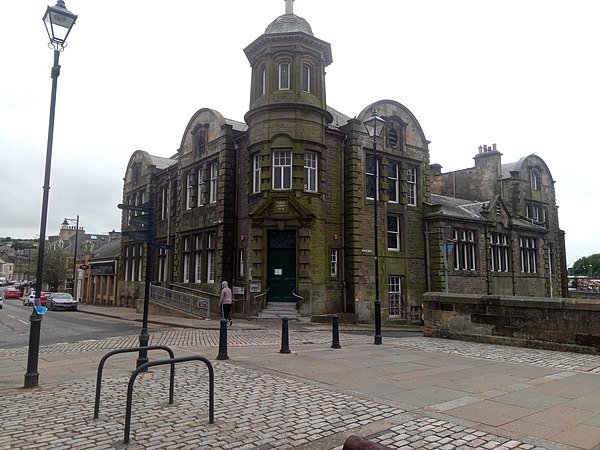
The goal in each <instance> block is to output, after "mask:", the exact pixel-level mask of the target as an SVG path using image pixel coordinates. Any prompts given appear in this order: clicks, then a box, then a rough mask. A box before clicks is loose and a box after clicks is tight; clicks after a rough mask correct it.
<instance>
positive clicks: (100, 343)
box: [0, 328, 600, 374]
mask: <svg viewBox="0 0 600 450" xmlns="http://www.w3.org/2000/svg"><path fill="white" fill-rule="evenodd" d="M384 339H385V341H386V344H391V345H394V346H401V347H407V348H416V349H419V350H424V351H432V352H442V353H448V354H455V355H461V356H469V357H474V358H483V359H491V360H494V361H503V362H514V363H525V364H534V365H540V366H545V367H554V368H560V369H565V370H574V371H582V372H590V373H599V374H600V356H597V355H588V354H583V353H568V352H558V351H552V350H538V349H529V348H521V347H510V346H505V345H494V344H480V343H476V342H465V341H453V340H448V339H436V338H423V337H405V338H387V337H386V338H384ZM331 340H332V338H331V333H329V332H326V331H299V332H291V333H290V334H289V345H290V347H294V346H298V345H304V344H327V343H331ZM340 341H341V342H342V344H344V345H348V344H356V343H370V342H372V341H373V337H372V336H365V335H355V334H344V333H341V334H340ZM280 343H281V332H278V331H276V330H235V329H229V330H228V333H227V345H228V346H230V347H245V346H272V345H278V344H280ZM137 345H139V336H123V337H115V338H109V339H103V340H88V341H80V342H77V343H61V344H53V345H49V346H43V347H41V349H40V352H41V353H71V352H85V351H102V350H106V351H110V350H113V349H116V348H126V347H135V346H137ZM149 345H170V346H174V347H218V346H219V331H218V330H199V329H192V328H174V329H170V330H168V331H164V332H158V333H151V334H150V342H149ZM25 354H27V348H26V347H25V348H15V349H6V350H2V349H0V356H1V355H6V356H15V355H25Z"/></svg>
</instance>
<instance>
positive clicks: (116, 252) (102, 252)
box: [92, 236, 121, 261]
mask: <svg viewBox="0 0 600 450" xmlns="http://www.w3.org/2000/svg"><path fill="white" fill-rule="evenodd" d="M120 255H121V236H119V237H117V238H115V239H113V240H112V241H109V242H107V243H106V244H104V245H102V246H101V247H98V248H97V249H96V250H95V251H94V256H93V257H92V261H98V260H102V259H116V258H118V257H119V256H120Z"/></svg>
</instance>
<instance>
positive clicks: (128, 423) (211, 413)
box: [123, 355, 215, 444]
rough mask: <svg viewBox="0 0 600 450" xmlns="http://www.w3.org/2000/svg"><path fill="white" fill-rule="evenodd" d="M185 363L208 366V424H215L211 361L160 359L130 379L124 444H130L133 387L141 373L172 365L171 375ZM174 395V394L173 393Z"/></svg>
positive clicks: (150, 362)
mask: <svg viewBox="0 0 600 450" xmlns="http://www.w3.org/2000/svg"><path fill="white" fill-rule="evenodd" d="M185 361H202V362H204V363H205V364H206V367H207V368H208V375H209V387H208V423H215V372H214V370H213V366H212V364H211V363H210V361H209V360H208V359H207V358H205V357H204V356H199V355H196V356H182V357H179V358H171V359H160V360H156V361H148V362H147V363H144V364H142V365H141V366H139V367H138V368H137V369H135V371H134V372H133V374H132V375H131V377H130V378H129V384H128V386H127V410H126V413H125V433H124V437H123V444H129V430H130V428H131V402H132V398H133V385H134V383H135V379H136V378H137V376H138V375H139V373H140V372H142V371H145V370H146V369H147V368H148V367H152V366H162V365H165V364H171V374H172V373H173V366H174V365H175V363H178V362H185ZM171 395H172V392H171ZM172 402H173V398H172V397H171V398H170V399H169V404H172Z"/></svg>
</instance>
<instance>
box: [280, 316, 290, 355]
mask: <svg viewBox="0 0 600 450" xmlns="http://www.w3.org/2000/svg"><path fill="white" fill-rule="evenodd" d="M288 320H289V319H288V318H287V317H282V318H281V350H279V353H291V352H290V343H289V332H288Z"/></svg>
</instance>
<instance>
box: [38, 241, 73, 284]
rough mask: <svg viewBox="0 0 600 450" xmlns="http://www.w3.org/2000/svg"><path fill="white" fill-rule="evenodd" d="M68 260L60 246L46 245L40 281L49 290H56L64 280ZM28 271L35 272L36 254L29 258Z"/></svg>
mask: <svg viewBox="0 0 600 450" xmlns="http://www.w3.org/2000/svg"><path fill="white" fill-rule="evenodd" d="M68 260H69V256H68V255H67V252H65V251H64V250H63V249H62V248H54V247H52V246H48V245H47V246H46V253H45V255H44V272H43V274H42V281H43V282H44V283H46V284H47V285H48V288H49V289H50V290H51V291H57V290H58V288H59V287H60V285H61V284H63V283H64V281H65V280H66V278H67V276H66V275H67V264H68ZM29 273H35V274H36V273H37V255H35V257H33V258H32V259H31V265H30V267H29Z"/></svg>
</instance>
